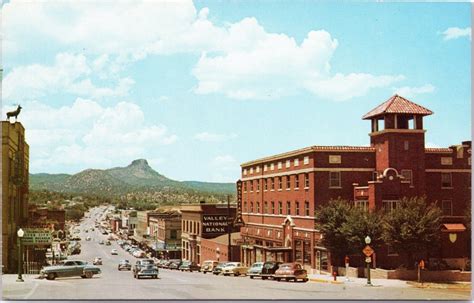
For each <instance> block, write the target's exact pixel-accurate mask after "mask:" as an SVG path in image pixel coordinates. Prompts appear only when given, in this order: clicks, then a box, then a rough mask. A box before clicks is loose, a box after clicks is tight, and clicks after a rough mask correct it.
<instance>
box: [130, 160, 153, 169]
mask: <svg viewBox="0 0 474 303" xmlns="http://www.w3.org/2000/svg"><path fill="white" fill-rule="evenodd" d="M129 166H138V167H150V165H148V161H147V160H146V159H137V160H133V161H132V163H131V164H130V165H129Z"/></svg>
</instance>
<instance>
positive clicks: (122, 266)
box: [118, 260, 132, 270]
mask: <svg viewBox="0 0 474 303" xmlns="http://www.w3.org/2000/svg"><path fill="white" fill-rule="evenodd" d="M123 269H125V270H132V264H130V262H129V261H128V260H120V262H119V264H118V270H123Z"/></svg>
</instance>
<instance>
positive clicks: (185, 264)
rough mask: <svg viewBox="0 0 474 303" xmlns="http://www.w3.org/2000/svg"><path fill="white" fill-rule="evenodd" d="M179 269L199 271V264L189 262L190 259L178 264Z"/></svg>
mask: <svg viewBox="0 0 474 303" xmlns="http://www.w3.org/2000/svg"><path fill="white" fill-rule="evenodd" d="M179 270H181V271H189V272H193V271H201V266H199V265H197V263H196V262H191V261H183V263H181V265H180V266H179Z"/></svg>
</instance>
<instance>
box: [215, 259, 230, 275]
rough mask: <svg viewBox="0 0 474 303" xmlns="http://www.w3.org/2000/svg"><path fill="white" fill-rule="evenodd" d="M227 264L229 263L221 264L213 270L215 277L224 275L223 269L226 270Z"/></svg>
mask: <svg viewBox="0 0 474 303" xmlns="http://www.w3.org/2000/svg"><path fill="white" fill-rule="evenodd" d="M226 264H227V262H219V263H218V264H217V265H216V266H215V267H214V269H213V270H212V273H213V274H214V275H220V274H221V273H222V269H223V268H224V266H225V265H226Z"/></svg>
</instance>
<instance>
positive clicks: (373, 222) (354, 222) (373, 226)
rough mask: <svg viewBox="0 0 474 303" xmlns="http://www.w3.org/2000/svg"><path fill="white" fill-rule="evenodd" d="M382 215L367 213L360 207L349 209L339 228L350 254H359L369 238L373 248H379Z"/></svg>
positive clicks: (381, 241) (380, 243)
mask: <svg viewBox="0 0 474 303" xmlns="http://www.w3.org/2000/svg"><path fill="white" fill-rule="evenodd" d="M381 226H382V215H381V213H379V212H369V211H368V210H365V209H363V208H361V207H354V206H353V207H351V212H350V213H349V215H348V217H347V220H346V222H344V223H343V224H342V226H341V232H342V234H343V235H344V236H345V238H346V240H347V242H349V243H350V248H351V250H350V253H352V254H361V251H362V249H363V248H364V247H365V245H366V244H365V238H366V237H367V236H369V237H370V238H371V244H370V246H372V247H373V248H377V247H380V246H381V245H382V243H383V240H382V228H381Z"/></svg>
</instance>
